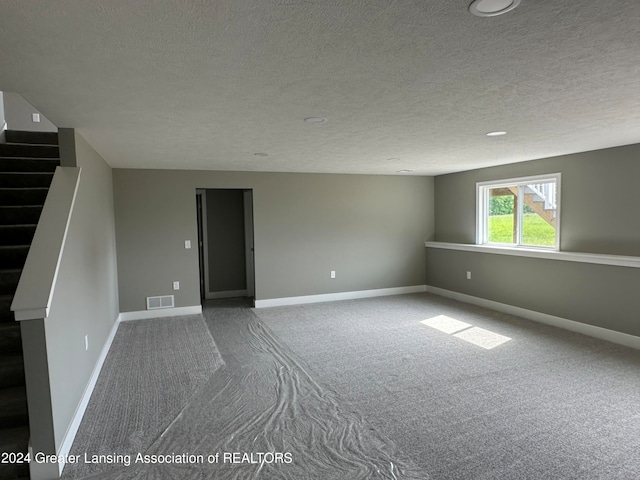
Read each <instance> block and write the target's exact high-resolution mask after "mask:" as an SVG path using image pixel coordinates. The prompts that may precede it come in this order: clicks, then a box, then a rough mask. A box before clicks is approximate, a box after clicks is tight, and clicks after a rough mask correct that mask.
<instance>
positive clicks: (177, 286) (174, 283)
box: [173, 282, 180, 290]
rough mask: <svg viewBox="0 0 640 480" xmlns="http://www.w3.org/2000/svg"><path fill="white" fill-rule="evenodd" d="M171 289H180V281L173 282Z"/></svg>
mask: <svg viewBox="0 0 640 480" xmlns="http://www.w3.org/2000/svg"><path fill="white" fill-rule="evenodd" d="M173 289H174V290H180V282H173Z"/></svg>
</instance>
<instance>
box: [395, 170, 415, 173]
mask: <svg viewBox="0 0 640 480" xmlns="http://www.w3.org/2000/svg"><path fill="white" fill-rule="evenodd" d="M411 172H413V170H398V173H411Z"/></svg>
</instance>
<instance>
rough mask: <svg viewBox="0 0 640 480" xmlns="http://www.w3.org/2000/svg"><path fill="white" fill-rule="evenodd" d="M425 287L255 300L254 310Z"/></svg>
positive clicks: (425, 288) (417, 291)
mask: <svg viewBox="0 0 640 480" xmlns="http://www.w3.org/2000/svg"><path fill="white" fill-rule="evenodd" d="M426 291H427V286H426V285H413V286H410V287H393V288H379V289H377V290H359V291H354V292H338V293H325V294H320V295H303V296H300V297H283V298H268V299H266V300H256V301H255V306H256V308H265V307H281V306H284V305H302V304H305V303H320V302H335V301H337V300H354V299H357V298H371V297H385V296H388V295H402V294H405V293H420V292H426Z"/></svg>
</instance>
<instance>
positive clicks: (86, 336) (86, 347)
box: [84, 335, 89, 351]
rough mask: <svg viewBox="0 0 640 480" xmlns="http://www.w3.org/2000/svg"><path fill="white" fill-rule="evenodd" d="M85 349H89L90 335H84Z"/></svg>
mask: <svg viewBox="0 0 640 480" xmlns="http://www.w3.org/2000/svg"><path fill="white" fill-rule="evenodd" d="M84 350H85V351H89V335H85V336H84Z"/></svg>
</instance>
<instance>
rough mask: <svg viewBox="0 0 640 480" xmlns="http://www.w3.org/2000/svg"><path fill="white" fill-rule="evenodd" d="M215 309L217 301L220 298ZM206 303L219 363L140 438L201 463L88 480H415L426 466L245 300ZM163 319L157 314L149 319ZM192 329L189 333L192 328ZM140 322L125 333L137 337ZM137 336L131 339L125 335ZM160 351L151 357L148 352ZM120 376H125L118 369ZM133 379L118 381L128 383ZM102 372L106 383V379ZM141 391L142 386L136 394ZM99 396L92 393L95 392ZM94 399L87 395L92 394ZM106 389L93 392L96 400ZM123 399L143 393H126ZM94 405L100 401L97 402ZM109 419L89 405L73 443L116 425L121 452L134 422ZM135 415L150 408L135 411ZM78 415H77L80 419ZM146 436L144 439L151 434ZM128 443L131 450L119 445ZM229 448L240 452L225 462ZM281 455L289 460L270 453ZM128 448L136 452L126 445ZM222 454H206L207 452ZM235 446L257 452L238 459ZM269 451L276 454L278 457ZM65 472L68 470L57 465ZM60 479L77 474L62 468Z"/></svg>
mask: <svg viewBox="0 0 640 480" xmlns="http://www.w3.org/2000/svg"><path fill="white" fill-rule="evenodd" d="M221 306H222V307H223V308H220V307H221ZM226 306H233V305H230V304H229V302H222V303H218V304H217V307H218V308H211V309H206V310H205V319H206V324H207V326H208V327H209V329H210V331H211V333H212V334H213V336H214V338H215V339H216V343H217V345H219V348H220V353H221V355H222V358H223V360H224V365H223V366H222V367H220V368H218V369H216V370H215V371H213V372H212V374H211V375H210V376H209V378H208V380H207V381H206V382H204V383H202V384H201V385H200V387H199V388H198V389H197V391H196V392H194V393H193V394H192V395H191V396H190V397H189V398H188V399H186V402H185V403H184V405H182V408H180V409H179V411H178V412H173V413H168V412H167V414H166V415H162V418H163V420H164V424H165V428H163V429H162V432H161V434H160V435H157V436H155V438H153V442H152V443H150V444H146V443H145V444H144V445H142V444H141V449H143V450H141V451H142V453H144V454H146V455H166V454H172V453H173V454H182V453H189V454H191V455H196V456H197V455H202V457H203V458H204V459H205V460H204V462H202V463H198V461H196V462H193V461H192V462H190V463H188V464H177V463H168V464H167V463H164V464H140V463H133V462H132V464H131V465H128V466H123V465H116V466H114V467H113V468H110V469H104V470H103V471H102V472H97V473H95V474H94V475H92V476H90V477H82V478H95V479H116V480H129V479H142V478H144V479H148V478H151V479H180V480H187V479H204V478H211V479H236V480H239V479H266V480H268V479H281V480H298V479H318V480H334V479H335V480H344V479H349V480H358V479H361V480H366V479H381V480H384V479H387V480H400V479H407V480H413V479H415V480H420V479H428V478H429V475H428V474H427V473H426V472H424V471H421V470H420V469H419V468H418V467H416V465H415V464H414V463H412V462H411V461H409V460H407V458H406V457H405V456H404V455H402V454H401V453H399V452H398V450H397V448H396V446H395V445H394V444H393V443H392V442H390V441H389V440H388V438H387V437H386V436H385V435H383V434H382V433H381V432H380V431H376V430H375V429H373V428H372V426H371V425H370V424H369V423H368V422H367V421H366V419H364V418H363V417H362V416H361V415H360V414H359V413H358V412H357V411H354V410H353V409H351V408H345V406H344V402H342V400H341V399H340V398H339V397H338V396H337V395H336V394H335V393H334V392H333V391H332V390H331V389H328V388H326V386H324V385H322V384H320V383H318V382H316V381H315V379H314V378H313V377H311V376H310V375H309V374H308V373H307V371H306V370H305V368H304V367H303V366H301V365H300V364H299V363H298V362H297V360H296V359H295V358H294V357H293V356H292V355H291V354H290V352H289V351H288V349H287V348H285V347H283V346H282V345H281V344H280V343H279V342H278V340H277V339H275V338H274V337H273V336H272V335H271V334H270V333H269V331H268V330H266V329H265V328H264V325H263V324H262V322H260V321H259V320H258V319H257V317H256V316H255V314H254V313H253V312H252V310H251V309H249V308H224V307H226ZM156 322H157V324H158V325H159V324H161V323H163V322H164V321H163V320H156ZM200 333H201V332H199V331H198V330H196V331H194V332H193V335H194V336H197V335H199V334H200ZM141 334H142V336H144V334H145V333H144V331H140V332H138V333H137V335H133V337H134V338H135V337H139V336H140V335H141ZM133 343H137V340H133ZM156 360H158V359H156ZM124 377H126V375H124ZM132 382H133V383H135V381H133V378H130V379H129V380H126V379H125V380H124V384H123V385H122V388H123V389H124V390H127V389H129V388H131V385H132ZM110 383H111V379H106V380H105V384H110ZM142 396H144V395H142ZM98 397H100V396H98ZM92 401H93V399H92ZM103 401H104V398H103V399H102V400H100V398H98V399H97V403H98V405H100V404H102V403H103ZM127 401H128V402H130V403H129V406H130V408H136V409H138V406H136V405H135V404H136V403H138V402H143V403H144V402H147V400H144V399H142V398H128V399H127ZM97 410H100V409H99V408H98V409H97ZM111 413H112V416H110V417H109V418H108V419H106V418H104V417H102V416H95V414H93V413H91V414H89V413H88V415H87V417H86V423H87V427H86V430H87V432H92V433H91V434H92V435H95V437H93V438H87V437H86V436H85V435H83V437H82V439H81V440H80V441H77V442H76V444H77V445H74V450H77V451H81V450H82V449H84V448H85V442H87V441H89V442H92V444H93V445H95V444H96V443H98V444H99V443H101V441H102V440H103V439H104V438H105V437H104V433H105V432H101V431H99V430H100V427H99V425H97V424H99V423H101V422H103V421H108V422H109V423H111V424H112V425H117V431H118V438H117V439H114V441H113V442H109V448H113V450H112V451H114V452H122V451H123V449H122V448H121V447H120V446H119V445H118V442H123V441H124V442H125V444H126V442H127V436H126V434H125V435H122V434H121V432H130V431H132V430H133V431H135V425H136V422H135V421H134V419H132V418H131V416H128V415H126V414H124V415H123V413H125V412H111ZM141 414H142V416H143V417H144V416H146V415H148V412H147V413H145V412H141ZM83 423H84V422H83ZM145 438H147V439H150V438H151V436H146V437H145ZM126 451H129V450H126ZM234 452H235V453H237V454H239V455H240V457H239V460H238V461H236V460H235V459H234V460H233V461H225V460H224V458H225V457H224V455H225V454H227V455H229V454H232V453H234ZM264 453H269V454H272V455H274V456H275V455H276V454H281V455H282V457H281V458H283V459H289V460H290V461H277V460H276V461H273V459H274V457H273V456H272V457H266V456H264V457H262V458H263V459H264V461H263V460H261V458H260V457H259V455H261V454H264ZM131 454H132V456H135V452H131ZM216 454H218V455H220V457H219V458H220V460H219V461H218V462H217V463H209V460H208V456H209V455H216ZM243 454H247V455H251V454H253V455H254V457H256V458H253V459H252V458H249V459H247V461H245V459H244V457H242V455H243ZM276 458H277V457H276ZM65 473H66V472H65ZM67 478H80V477H79V476H71V475H69V476H68V477H67Z"/></svg>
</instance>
